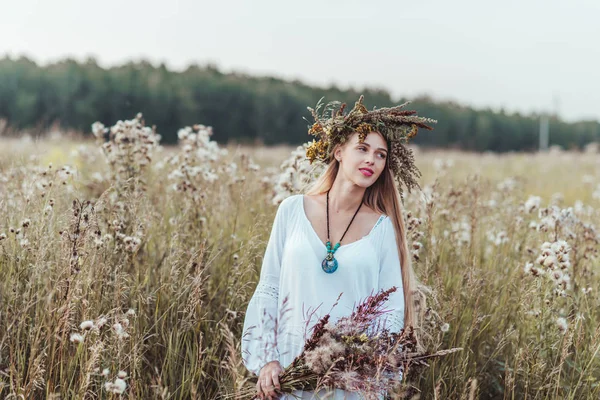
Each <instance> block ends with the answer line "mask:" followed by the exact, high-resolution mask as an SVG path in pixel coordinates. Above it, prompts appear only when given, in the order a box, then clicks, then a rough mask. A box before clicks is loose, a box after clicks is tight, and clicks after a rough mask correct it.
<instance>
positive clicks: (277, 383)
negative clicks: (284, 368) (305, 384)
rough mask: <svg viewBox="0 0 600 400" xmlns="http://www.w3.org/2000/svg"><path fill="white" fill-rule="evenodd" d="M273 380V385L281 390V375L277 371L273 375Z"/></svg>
mask: <svg viewBox="0 0 600 400" xmlns="http://www.w3.org/2000/svg"><path fill="white" fill-rule="evenodd" d="M272 379H273V385H275V387H276V388H277V389H279V390H281V385H280V384H279V373H278V372H277V371H275V372H274V373H273V376H272Z"/></svg>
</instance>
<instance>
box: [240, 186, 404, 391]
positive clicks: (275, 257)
mask: <svg viewBox="0 0 600 400" xmlns="http://www.w3.org/2000/svg"><path fill="white" fill-rule="evenodd" d="M322 222H323V223H326V221H322ZM326 254H327V249H326V247H325V245H324V244H323V242H322V241H321V239H320V238H319V237H318V235H317V233H316V232H315V230H314V229H313V227H312V225H311V223H310V221H309V220H308V217H307V216H306V213H305V211H304V196H303V195H301V194H298V195H293V196H290V197H288V198H286V199H284V200H283V201H282V202H281V204H280V205H279V208H278V209H277V214H276V216H275V221H274V222H273V228H272V231H271V235H270V238H269V242H268V244H267V248H266V251H265V256H264V258H263V262H262V269H261V271H260V280H259V283H258V286H257V287H256V290H255V292H254V294H253V296H252V298H251V300H250V302H249V303H248V308H247V311H246V315H245V319H244V328H243V336H242V359H243V362H244V365H245V366H246V368H247V369H248V370H249V371H251V372H253V373H255V374H256V375H258V373H259V372H260V369H261V368H262V366H263V365H265V364H266V363H267V362H269V361H273V360H279V362H280V364H281V366H282V367H283V368H284V369H285V368H286V367H287V366H288V365H290V364H291V363H292V361H293V360H294V358H295V357H296V356H297V355H299V354H300V353H301V352H302V349H303V348H304V342H305V338H308V337H310V335H311V333H312V329H311V328H313V327H314V324H315V323H316V322H317V321H318V320H319V319H320V318H321V317H322V316H324V315H325V314H327V313H331V316H330V322H331V323H335V322H336V321H337V319H338V318H340V317H342V316H347V315H349V314H350V313H351V312H352V310H353V309H354V307H355V305H357V304H358V303H360V302H361V301H362V300H364V299H365V298H366V297H367V296H369V295H372V294H375V293H376V292H378V291H379V290H380V289H389V288H390V287H392V286H396V287H397V288H398V289H397V290H396V291H395V292H393V293H392V294H391V295H390V297H389V299H388V301H387V302H386V303H385V304H384V308H385V309H387V310H391V311H390V312H388V313H385V314H384V317H383V319H382V322H384V323H385V327H387V328H388V329H390V331H392V332H398V331H400V329H402V328H403V326H404V295H403V290H402V275H401V271H400V259H399V255H398V249H397V246H396V239H395V232H394V227H393V225H392V222H391V220H390V218H389V217H388V216H386V215H381V216H380V217H379V219H378V221H377V223H376V224H375V225H374V226H373V228H372V229H371V231H370V232H369V234H368V235H366V236H364V237H363V238H361V239H359V240H358V241H355V242H352V243H349V244H346V245H341V246H340V247H339V248H338V249H337V251H336V252H335V258H336V259H337V260H338V263H339V265H338V269H337V270H336V271H335V272H334V273H331V274H328V273H326V272H324V271H323V269H322V268H321V262H322V261H323V259H324V258H325V256H326ZM342 292H343V294H342V296H341V298H340V299H339V302H338V304H337V305H336V306H335V308H333V310H332V309H331V308H332V306H333V304H334V303H335V302H336V300H337V298H338V296H339V295H340V293H342ZM315 310H316V311H315ZM311 311H315V312H314V313H312V315H311ZM294 394H295V395H297V396H298V397H300V398H302V399H311V398H327V399H360V398H361V397H360V396H359V395H358V393H353V392H349V391H344V390H340V389H336V390H335V393H334V395H333V396H324V394H325V392H319V393H318V394H317V395H315V394H314V392H313V391H304V392H303V391H296V392H295V393H294ZM281 398H282V399H293V398H294V397H292V396H289V395H284V396H282V397H281Z"/></svg>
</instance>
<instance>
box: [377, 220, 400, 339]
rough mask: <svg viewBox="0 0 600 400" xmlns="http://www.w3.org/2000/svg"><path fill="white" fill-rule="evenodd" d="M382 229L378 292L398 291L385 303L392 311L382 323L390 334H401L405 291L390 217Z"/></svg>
mask: <svg viewBox="0 0 600 400" xmlns="http://www.w3.org/2000/svg"><path fill="white" fill-rule="evenodd" d="M382 228H383V229H382V236H383V237H382V240H381V249H380V254H381V257H380V264H379V287H378V290H382V289H383V290H387V289H389V288H391V287H392V286H396V287H397V290H396V291H395V292H393V293H391V294H390V297H389V299H388V300H387V302H386V303H385V309H386V310H390V311H388V312H386V313H385V314H384V315H383V316H382V322H383V323H384V324H385V325H384V326H385V327H386V328H388V329H389V330H390V332H400V330H401V329H402V328H404V289H403V286H402V271H401V270H400V255H399V254H398V245H397V244H396V233H395V231H394V225H393V224H392V221H391V219H390V218H389V217H387V218H386V219H385V221H384V223H383V227H382Z"/></svg>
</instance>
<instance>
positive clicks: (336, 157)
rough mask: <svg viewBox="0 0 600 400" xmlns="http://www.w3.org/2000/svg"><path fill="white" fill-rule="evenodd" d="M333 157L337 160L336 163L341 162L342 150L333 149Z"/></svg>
mask: <svg viewBox="0 0 600 400" xmlns="http://www.w3.org/2000/svg"><path fill="white" fill-rule="evenodd" d="M333 156H334V157H335V159H336V160H338V162H340V161H342V149H341V148H340V147H338V148H337V149H335V151H334V152H333Z"/></svg>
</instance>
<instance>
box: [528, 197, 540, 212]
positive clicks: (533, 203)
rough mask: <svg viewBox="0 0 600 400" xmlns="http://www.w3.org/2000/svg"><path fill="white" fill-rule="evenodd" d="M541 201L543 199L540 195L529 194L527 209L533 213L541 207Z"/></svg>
mask: <svg viewBox="0 0 600 400" xmlns="http://www.w3.org/2000/svg"><path fill="white" fill-rule="evenodd" d="M541 202H542V199H541V198H540V197H539V196H529V198H528V199H527V201H526V202H525V211H526V212H527V213H529V214H531V213H532V212H533V211H535V210H537V209H539V208H540V203H541Z"/></svg>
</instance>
